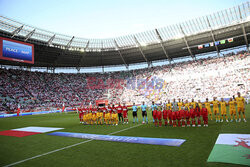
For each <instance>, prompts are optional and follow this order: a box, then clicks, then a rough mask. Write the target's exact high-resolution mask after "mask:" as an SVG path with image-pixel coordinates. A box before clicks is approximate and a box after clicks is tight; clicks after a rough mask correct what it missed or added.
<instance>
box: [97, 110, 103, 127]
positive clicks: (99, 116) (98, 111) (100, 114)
mask: <svg viewBox="0 0 250 167" xmlns="http://www.w3.org/2000/svg"><path fill="white" fill-rule="evenodd" d="M102 118H103V112H102V110H101V109H100V108H99V107H97V124H99V125H101V124H102Z"/></svg>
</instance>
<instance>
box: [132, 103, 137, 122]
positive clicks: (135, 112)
mask: <svg viewBox="0 0 250 167" xmlns="http://www.w3.org/2000/svg"><path fill="white" fill-rule="evenodd" d="M132 110H133V123H135V117H136V120H137V123H138V117H137V106H136V105H135V103H133V106H132Z"/></svg>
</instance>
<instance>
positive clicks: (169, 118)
mask: <svg viewBox="0 0 250 167" xmlns="http://www.w3.org/2000/svg"><path fill="white" fill-rule="evenodd" d="M167 111H168V120H169V125H170V126H172V125H173V124H172V123H173V122H172V110H171V109H170V107H168V108H167Z"/></svg>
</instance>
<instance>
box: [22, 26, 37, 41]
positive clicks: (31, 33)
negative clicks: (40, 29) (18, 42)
mask: <svg viewBox="0 0 250 167" xmlns="http://www.w3.org/2000/svg"><path fill="white" fill-rule="evenodd" d="M35 31H36V29H34V30H32V31H30V32H29V33H28V34H27V35H26V36H25V39H24V41H25V42H26V41H27V40H28V39H29V38H30V37H31V36H32V35H33V34H34V33H35Z"/></svg>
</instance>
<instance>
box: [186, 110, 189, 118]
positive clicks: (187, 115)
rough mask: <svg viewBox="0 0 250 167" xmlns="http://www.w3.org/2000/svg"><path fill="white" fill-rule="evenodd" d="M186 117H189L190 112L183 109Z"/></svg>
mask: <svg viewBox="0 0 250 167" xmlns="http://www.w3.org/2000/svg"><path fill="white" fill-rule="evenodd" d="M185 116H186V118H190V112H189V111H188V110H186V111H185Z"/></svg>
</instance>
